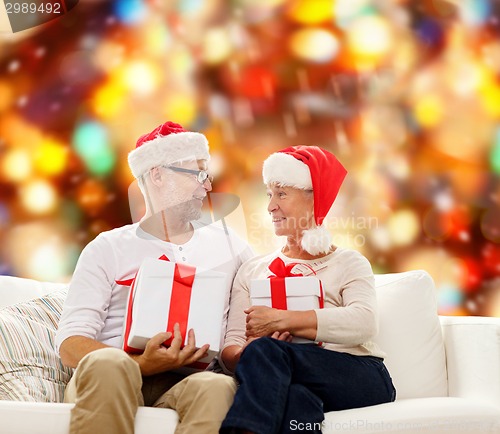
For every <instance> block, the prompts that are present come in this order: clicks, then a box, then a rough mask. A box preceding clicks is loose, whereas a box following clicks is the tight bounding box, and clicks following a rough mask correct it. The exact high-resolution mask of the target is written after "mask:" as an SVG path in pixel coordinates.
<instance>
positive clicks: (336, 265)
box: [56, 122, 395, 434]
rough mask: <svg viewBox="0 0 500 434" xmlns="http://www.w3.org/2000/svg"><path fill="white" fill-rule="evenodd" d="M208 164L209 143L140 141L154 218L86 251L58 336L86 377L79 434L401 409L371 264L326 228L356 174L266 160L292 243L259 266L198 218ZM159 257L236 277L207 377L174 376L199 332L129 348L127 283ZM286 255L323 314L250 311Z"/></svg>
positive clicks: (289, 157) (250, 429) (273, 201)
mask: <svg viewBox="0 0 500 434" xmlns="http://www.w3.org/2000/svg"><path fill="white" fill-rule="evenodd" d="M209 158H210V156H209V149H208V142H207V139H206V137H205V136H204V135H203V134H200V133H197V132H191V131H187V130H185V129H184V128H183V127H182V126H180V125H178V124H175V123H173V122H166V123H165V124H163V125H160V126H158V127H157V128H156V129H155V130H153V131H152V132H151V133H148V134H145V135H143V136H141V137H140V138H139V140H138V141H137V144H136V147H135V149H134V150H133V151H131V152H130V154H129V156H128V162H129V166H130V169H131V171H132V173H133V175H134V177H135V178H136V179H137V181H138V184H139V187H140V189H141V192H142V194H143V196H144V199H145V203H146V212H145V215H144V217H143V218H142V219H141V221H140V222H139V223H136V224H132V225H127V226H124V227H121V228H117V229H113V230H111V231H108V232H104V233H101V234H100V235H98V236H97V238H95V239H94V240H93V241H92V242H90V243H89V244H88V245H87V246H86V247H85V249H84V250H83V251H82V254H81V256H80V258H79V260H78V264H77V266H76V269H75V272H74V275H73V278H72V281H71V284H70V287H69V292H68V296H67V300H66V302H65V306H64V310H63V313H62V316H61V320H60V324H59V330H58V332H57V335H56V345H57V348H58V351H59V354H60V356H61V359H62V362H63V363H64V364H65V365H66V366H70V367H74V368H77V369H76V370H75V373H74V375H73V378H72V379H71V381H70V383H69V384H68V387H67V389H66V393H65V401H66V402H74V403H75V407H74V408H73V410H72V413H71V423H70V432H71V434H77V433H79V434H83V433H92V434H93V433H106V434H133V432H134V418H135V414H136V411H137V408H138V407H139V406H143V405H146V406H155V407H165V408H172V409H175V410H176V411H177V412H178V414H179V424H178V426H177V429H176V433H178V434H179V433H190V434H191V433H192V434H198V433H200V434H211V433H218V432H222V433H256V434H267V433H269V434H271V433H287V432H291V431H294V432H295V431H296V428H295V427H296V426H300V425H299V424H300V423H304V424H307V425H302V426H320V425H321V422H322V421H323V419H324V412H328V411H332V410H344V409H349V408H356V407H363V406H369V405H375V404H380V403H385V402H391V401H393V400H394V399H395V389H394V387H393V384H392V381H391V378H390V376H389V373H388V372H387V369H386V368H385V366H384V363H383V358H384V353H383V352H382V351H381V349H379V348H378V347H377V346H376V345H375V344H374V343H373V342H372V341H371V339H372V338H373V336H374V335H375V334H376V332H377V307H376V298H375V290H374V277H373V272H372V269H371V266H370V264H369V262H368V261H367V259H366V258H364V257H363V256H362V255H361V254H360V253H358V252H356V251H353V250H348V249H343V248H339V247H336V246H334V245H332V244H331V238H330V237H329V234H328V231H327V230H326V229H325V227H324V225H322V223H323V219H324V218H325V216H326V214H327V213H328V211H329V209H330V208H331V206H332V204H333V202H334V200H335V198H336V196H337V193H338V191H339V189H340V186H341V184H342V182H343V180H344V178H345V176H346V173H347V172H346V170H345V169H344V167H343V166H342V165H341V163H340V162H339V161H338V160H337V159H336V158H335V156H334V155H332V154H331V153H329V152H328V151H326V150H323V149H321V148H319V147H316V146H296V147H289V148H286V149H283V150H281V151H278V152H276V153H273V154H272V155H270V156H269V158H267V159H266V161H265V162H264V166H263V178H264V184H265V185H266V188H267V196H268V206H267V211H268V212H269V216H270V218H271V219H272V223H273V226H274V232H275V234H276V235H278V236H284V237H286V244H285V245H284V246H283V248H282V249H281V250H279V251H277V252H273V253H271V254H269V255H265V256H257V257H255V256H254V255H253V253H252V250H251V248H250V247H249V246H248V245H247V244H246V243H245V242H244V241H242V240H241V239H240V238H239V237H238V236H237V235H236V234H235V233H234V232H232V231H231V230H230V229H229V230H228V229H227V228H224V227H222V226H218V225H216V224H211V225H201V224H200V223H199V222H198V221H197V220H199V218H200V216H201V208H202V203H203V200H204V199H205V197H206V196H207V193H208V192H209V191H210V190H211V189H212V178H211V176H210V175H209V174H208V172H207V170H208V166H207V165H208V161H209ZM163 255H165V256H167V257H168V258H169V259H170V260H172V261H175V262H181V263H182V262H185V263H187V264H191V265H194V266H200V267H202V268H205V269H212V270H217V271H222V272H225V273H226V274H227V276H228V277H229V278H228V279H227V294H228V297H227V298H228V300H227V306H226V312H227V318H226V321H225V324H224V328H225V330H226V332H225V339H224V345H223V349H222V351H221V353H220V355H219V358H218V361H217V363H216V364H215V366H212V369H211V370H210V371H209V370H207V371H203V372H199V373H195V374H192V375H189V376H183V375H180V374H178V373H176V372H172V371H173V370H175V369H176V368H179V367H182V366H184V365H188V364H191V363H193V362H196V361H197V360H199V359H201V358H202V357H204V355H205V353H206V351H207V348H208V347H207V345H204V343H203V342H196V337H195V334H194V332H193V331H192V330H190V331H189V334H188V336H189V339H188V344H187V345H186V346H181V336H180V332H179V329H178V327H174V330H173V340H172V343H171V345H170V346H169V347H165V346H164V345H163V342H165V341H166V340H167V339H169V338H170V337H172V336H171V333H166V332H163V331H161V330H159V331H158V334H157V335H155V336H154V337H152V338H151V339H150V340H149V342H148V343H147V345H146V348H145V350H144V352H143V353H142V354H140V355H129V354H127V353H125V352H124V351H123V350H121V349H120V348H122V344H123V318H124V314H125V306H126V300H127V297H128V293H129V290H130V288H129V287H128V286H126V285H124V281H126V280H127V279H130V278H131V277H133V276H134V275H135V273H136V271H137V270H138V268H139V266H140V264H141V262H142V260H143V259H144V258H146V257H153V258H160V257H161V256H163ZM277 257H278V258H280V259H281V260H282V261H283V263H284V264H286V265H289V264H292V263H298V264H305V265H306V267H307V269H308V270H311V273H315V275H316V277H317V278H319V279H320V280H321V283H322V287H323V291H324V308H322V309H314V310H305V311H293V310H279V309H274V308H269V307H264V306H253V307H251V306H250V298H249V287H250V282H251V280H252V279H262V278H267V277H269V276H270V275H271V274H272V273H271V271H270V270H269V268H268V267H269V265H270V263H271V262H272V261H273V260H275V259H276V258H277ZM229 294H230V297H229ZM227 309H228V310H227ZM292 337H301V338H306V339H309V340H310V341H311V342H316V344H314V343H311V344H302V343H294V342H292ZM319 342H321V344H319ZM222 372H224V373H222ZM316 432H320V431H319V430H318V431H316Z"/></svg>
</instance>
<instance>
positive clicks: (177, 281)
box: [116, 255, 196, 353]
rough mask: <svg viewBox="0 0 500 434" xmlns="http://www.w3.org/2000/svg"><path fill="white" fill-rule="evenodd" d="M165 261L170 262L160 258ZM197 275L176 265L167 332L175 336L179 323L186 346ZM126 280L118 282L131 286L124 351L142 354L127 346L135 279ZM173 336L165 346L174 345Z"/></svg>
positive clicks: (191, 269)
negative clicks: (176, 326) (175, 325)
mask: <svg viewBox="0 0 500 434" xmlns="http://www.w3.org/2000/svg"><path fill="white" fill-rule="evenodd" d="M158 259H161V260H163V261H170V260H169V259H168V258H167V257H166V256H165V255H162V256H161V257H160V258H158ZM195 273H196V268H195V267H192V266H190V265H185V264H175V268H174V278H173V281H172V294H171V296H170V308H169V312H168V322H167V330H166V331H170V332H171V333H172V335H173V332H174V324H175V323H179V327H180V332H181V336H182V344H181V346H183V344H184V339H185V336H186V332H187V323H188V317H189V306H190V303H191V290H192V287H193V282H194V277H195ZM136 277H137V273H136V275H135V276H134V277H133V278H132V279H126V280H116V283H117V284H118V285H124V286H130V285H131V288H130V293H129V301H128V311H127V323H126V325H125V336H124V344H123V349H124V350H125V351H127V352H129V353H137V352H142V351H143V350H139V349H137V348H133V347H129V346H128V345H127V342H128V337H129V335H130V326H131V324H132V306H133V298H134V287H135V278H136ZM172 339H173V336H172V337H171V338H170V339H168V340H167V341H165V345H167V346H168V345H170V344H171V343H172Z"/></svg>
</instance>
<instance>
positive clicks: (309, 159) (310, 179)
mask: <svg viewBox="0 0 500 434" xmlns="http://www.w3.org/2000/svg"><path fill="white" fill-rule="evenodd" d="M346 175H347V170H346V169H345V168H344V166H342V164H341V163H340V162H339V160H337V158H336V157H335V155H333V154H332V153H330V152H328V151H326V150H324V149H322V148H319V147H318V146H291V147H289V148H286V149H282V150H281V151H278V152H276V153H274V154H271V155H270V156H269V157H268V158H267V159H266V161H264V166H263V169H262V176H263V178H264V183H265V184H278V185H281V186H284V187H294V188H300V189H302V190H312V191H313V197H314V222H315V223H316V227H315V228H311V229H307V230H305V231H304V232H303V233H302V242H301V244H302V248H303V249H304V250H306V251H307V252H309V253H310V254H312V255H318V254H320V253H326V252H328V250H329V249H330V245H331V235H330V233H329V232H328V230H327V228H325V226H324V225H323V220H324V219H325V217H326V215H327V214H328V211H330V208H331V207H332V205H333V202H334V201H335V199H336V197H337V194H338V192H339V190H340V186H341V185H342V182H343V181H344V178H345V177H346Z"/></svg>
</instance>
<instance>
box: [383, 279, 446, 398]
mask: <svg viewBox="0 0 500 434" xmlns="http://www.w3.org/2000/svg"><path fill="white" fill-rule="evenodd" d="M375 287H376V290H377V298H378V305H379V325H380V327H379V334H378V336H377V337H376V338H375V342H376V343H377V344H378V345H380V347H381V348H382V349H383V350H384V351H385V352H386V354H387V357H386V359H385V363H386V366H387V368H388V370H389V372H390V374H391V377H392V379H393V382H394V386H395V387H396V390H397V398H398V399H402V398H423V397H433V396H435V397H437V396H447V395H448V385H447V373H446V358H445V351H444V343H443V336H442V332H441V325H440V322H439V317H438V314H437V301H436V290H435V286H434V282H433V281H432V278H431V277H430V276H429V274H428V273H426V272H425V271H421V270H415V271H408V272H404V273H393V274H383V275H376V276H375Z"/></svg>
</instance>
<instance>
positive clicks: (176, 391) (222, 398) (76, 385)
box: [64, 348, 236, 434]
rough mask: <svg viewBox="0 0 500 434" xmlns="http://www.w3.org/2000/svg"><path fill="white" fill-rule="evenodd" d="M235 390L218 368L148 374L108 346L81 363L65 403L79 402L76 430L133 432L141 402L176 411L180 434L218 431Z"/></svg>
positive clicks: (72, 426)
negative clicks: (204, 370)
mask: <svg viewBox="0 0 500 434" xmlns="http://www.w3.org/2000/svg"><path fill="white" fill-rule="evenodd" d="M143 380H144V381H143ZM235 392H236V383H235V381H234V380H233V379H232V378H231V377H228V376H226V375H222V374H215V373H213V372H199V373H196V374H192V375H189V376H188V377H184V376H181V375H179V374H174V373H165V374H159V375H155V376H152V377H144V378H143V377H142V376H141V372H140V369H139V365H138V364H137V363H136V362H135V361H134V360H132V358H130V357H129V356H128V355H127V354H126V353H125V352H124V351H122V350H118V349H115V348H105V349H101V350H97V351H93V352H91V353H89V354H87V356H85V357H84V358H83V359H82V360H81V361H80V363H79V364H78V368H77V369H76V371H75V373H74V375H73V378H72V379H71V381H70V382H69V384H68V386H67V388H66V392H65V395H64V402H74V403H75V404H76V405H75V407H74V408H73V410H72V411H71V424H70V433H71V434H86V433H89V434H100V433H106V434H133V433H134V418H135V414H136V411H137V408H138V407H139V406H142V405H148V406H153V407H163V408H172V409H174V410H176V411H177V413H178V414H179V424H178V425H177V428H176V431H175V432H176V434H191V433H204V434H211V433H214V434H215V433H218V432H219V428H220V425H221V423H222V420H223V419H224V417H225V416H226V413H227V411H228V410H229V407H230V406H231V404H232V402H233V397H234V394H235Z"/></svg>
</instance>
